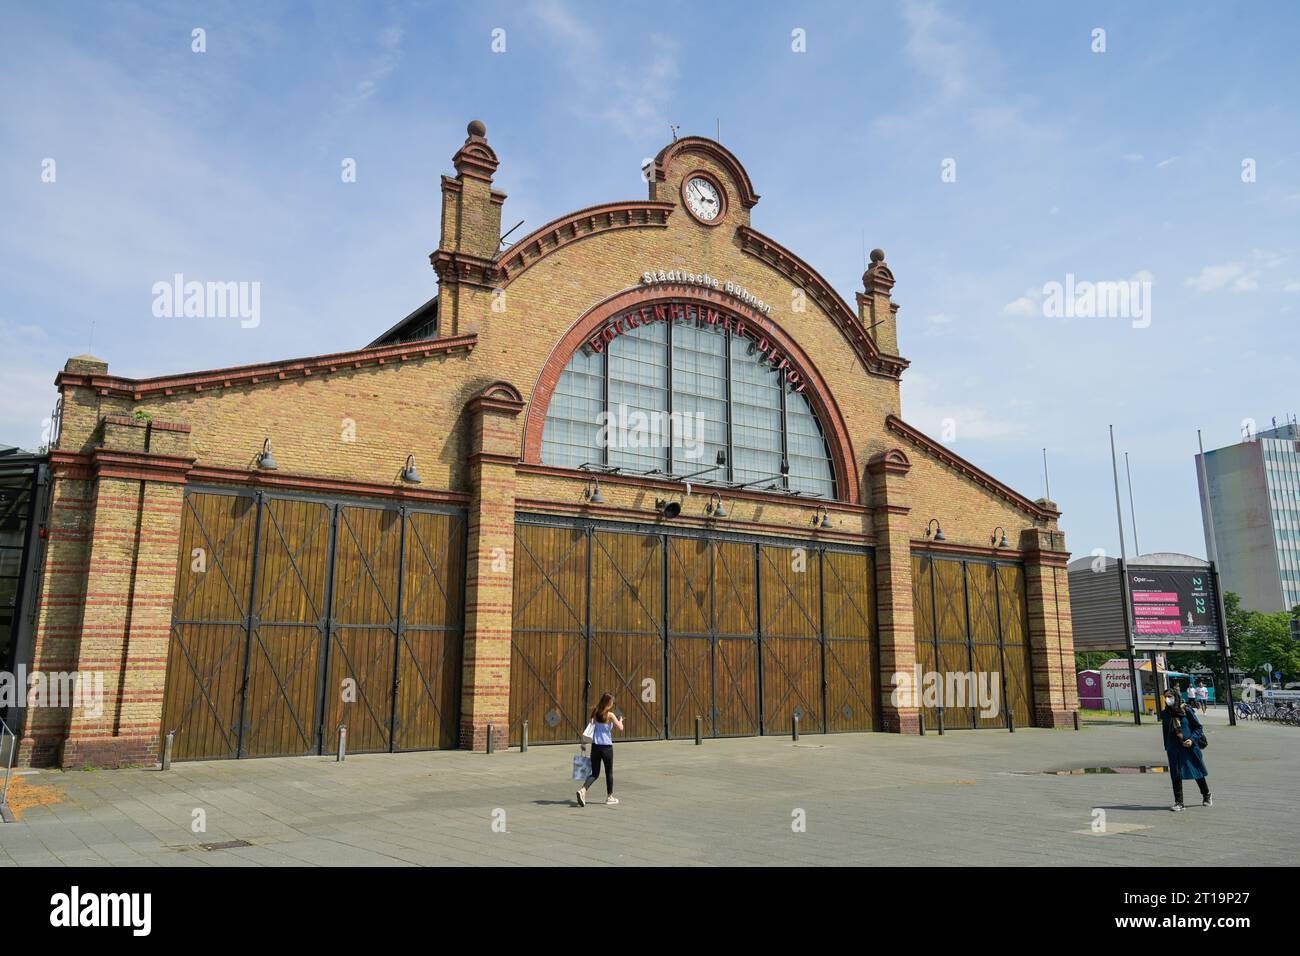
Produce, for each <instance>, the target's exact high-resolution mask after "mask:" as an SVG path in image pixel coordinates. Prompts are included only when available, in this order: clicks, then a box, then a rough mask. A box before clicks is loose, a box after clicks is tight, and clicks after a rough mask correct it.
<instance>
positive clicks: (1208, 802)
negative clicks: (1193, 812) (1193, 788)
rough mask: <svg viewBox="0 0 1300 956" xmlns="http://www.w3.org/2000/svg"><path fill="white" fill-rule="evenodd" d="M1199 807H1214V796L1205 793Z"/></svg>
mask: <svg viewBox="0 0 1300 956" xmlns="http://www.w3.org/2000/svg"><path fill="white" fill-rule="evenodd" d="M1201 806H1203V807H1212V806H1214V794H1212V793H1207V794H1206V795H1205V799H1204V800H1202V801H1201Z"/></svg>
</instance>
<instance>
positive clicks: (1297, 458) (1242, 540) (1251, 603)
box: [1197, 424, 1300, 612]
mask: <svg viewBox="0 0 1300 956" xmlns="http://www.w3.org/2000/svg"><path fill="white" fill-rule="evenodd" d="M1204 464H1205V469H1204V476H1203V477H1202V476H1201V467H1200V466H1201V459H1200V456H1197V475H1198V485H1199V487H1200V492H1201V517H1202V521H1203V522H1204V525H1205V532H1206V542H1207V545H1208V542H1209V540H1210V531H1211V528H1210V520H1211V519H1210V515H1211V514H1212V515H1213V533H1214V541H1215V545H1216V547H1217V551H1218V559H1219V573H1220V575H1221V576H1222V578H1223V587H1224V589H1225V590H1226V591H1233V592H1236V593H1237V594H1238V595H1240V597H1241V602H1242V606H1243V607H1244V608H1246V609H1247V610H1251V611H1265V612H1273V611H1283V610H1288V611H1289V610H1290V609H1291V608H1293V607H1294V606H1296V605H1297V604H1300V427H1297V426H1296V425H1295V424H1286V425H1281V426H1277V427H1274V428H1270V429H1268V430H1267V431H1261V432H1258V433H1255V434H1253V435H1251V436H1250V437H1249V438H1248V440H1246V441H1243V442H1241V443H1239V444H1236V445H1231V446H1229V447H1227V448H1219V449H1215V450H1214V451H1209V452H1206V453H1205V456H1204ZM1207 501H1208V503H1209V506H1210V507H1209V508H1208V509H1207V507H1206V505H1207Z"/></svg>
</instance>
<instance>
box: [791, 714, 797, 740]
mask: <svg viewBox="0 0 1300 956" xmlns="http://www.w3.org/2000/svg"><path fill="white" fill-rule="evenodd" d="M790 725H791V738H792V739H793V740H796V741H797V740H798V739H799V715H798V714H795V715H794V716H793V717H791V718H790Z"/></svg>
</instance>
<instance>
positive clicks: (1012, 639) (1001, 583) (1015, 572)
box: [998, 565, 1034, 727]
mask: <svg viewBox="0 0 1300 956" xmlns="http://www.w3.org/2000/svg"><path fill="white" fill-rule="evenodd" d="M998 610H999V623H1000V625H1001V631H1002V647H1003V650H1002V657H1003V664H1004V668H1005V673H1006V688H1007V691H1006V692H1007V703H1008V704H1009V705H1010V707H1011V716H1012V719H1013V720H1014V721H1015V725H1016V726H1017V727H1032V726H1034V670H1033V664H1032V662H1031V658H1030V652H1029V617H1028V609H1027V608H1026V606H1025V571H1024V569H1023V568H1021V567H1018V566H1011V565H999V566H998Z"/></svg>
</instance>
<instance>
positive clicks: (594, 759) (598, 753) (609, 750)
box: [582, 744, 614, 796]
mask: <svg viewBox="0 0 1300 956" xmlns="http://www.w3.org/2000/svg"><path fill="white" fill-rule="evenodd" d="M602 763H604V765H605V793H607V794H609V795H610V796H613V794H614V745H613V744H592V745H591V776H590V777H588V778H587V782H586V783H584V784H583V785H582V789H583V790H587V789H589V788H590V787H591V785H592V784H593V783H595V782H596V778H597V777H599V776H600V765H601V764H602Z"/></svg>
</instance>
